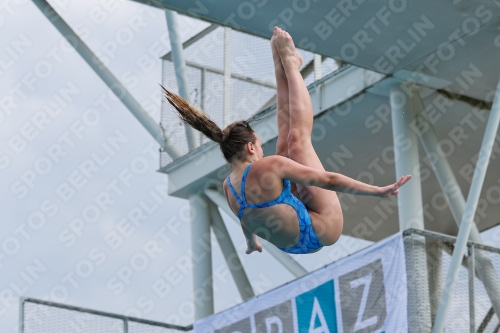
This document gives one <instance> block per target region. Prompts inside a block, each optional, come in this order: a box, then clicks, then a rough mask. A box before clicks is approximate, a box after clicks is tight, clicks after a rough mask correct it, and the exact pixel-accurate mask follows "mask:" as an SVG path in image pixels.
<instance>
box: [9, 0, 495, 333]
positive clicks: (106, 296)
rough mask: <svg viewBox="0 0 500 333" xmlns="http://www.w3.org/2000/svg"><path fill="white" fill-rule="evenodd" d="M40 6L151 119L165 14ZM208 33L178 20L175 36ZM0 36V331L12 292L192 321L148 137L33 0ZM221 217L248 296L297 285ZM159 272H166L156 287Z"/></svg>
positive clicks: (179, 222)
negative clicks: (250, 250) (248, 248)
mask: <svg viewBox="0 0 500 333" xmlns="http://www.w3.org/2000/svg"><path fill="white" fill-rule="evenodd" d="M50 3H51V4H52V5H53V6H54V7H55V9H56V10H57V11H58V13H59V14H60V15H61V16H62V17H63V18H64V20H65V21H66V22H67V23H68V24H69V25H70V26H71V27H72V28H73V29H74V30H76V31H78V32H79V34H80V35H81V37H82V38H83V39H84V40H85V42H86V43H87V45H88V46H89V47H90V48H91V49H92V50H93V51H94V52H95V53H96V54H98V55H99V56H100V58H101V59H102V60H103V61H104V62H105V64H106V65H107V66H108V68H109V69H110V70H111V71H112V73H113V74H114V75H115V76H116V77H117V78H118V79H120V80H121V82H122V83H123V84H124V85H125V86H126V87H127V88H128V90H129V91H130V92H131V94H132V95H133V96H134V97H135V98H136V99H137V100H138V101H139V103H141V105H142V106H143V107H144V108H145V109H146V110H148V112H149V113H150V115H151V116H152V117H153V118H154V119H155V121H157V122H159V120H160V101H161V95H160V93H159V89H158V83H160V82H161V62H160V60H159V57H160V56H161V55H163V54H165V53H166V52H168V51H169V50H170V44H169V39H168V33H167V29H166V20H165V14H164V12H163V11H162V10H158V9H154V8H151V7H148V6H144V5H141V4H137V3H135V2H133V1H124V0H121V1H99V0H88V1H76V0H73V1H63V0H61V1H50ZM207 25H208V24H207V23H205V22H201V21H197V20H194V19H190V18H186V17H183V16H179V26H180V27H181V34H182V37H183V40H186V39H188V38H189V37H191V36H193V35H195V34H196V33H198V32H199V31H201V30H202V29H204V28H205V27H206V26H207ZM0 33H1V36H2V38H1V39H0V46H1V47H0V80H1V82H2V84H1V85H0V136H1V139H0V171H1V172H0V182H1V184H2V185H3V186H1V187H0V191H1V192H0V195H1V198H2V209H1V210H0V225H1V229H0V230H1V232H0V332H2V333H3V332H9V333H10V332H17V323H18V311H19V305H18V301H19V297H20V296H25V297H34V298H39V299H46V300H51V301H55V302H62V303H66V304H70V305H76V306H81V307H87V308H93V309H98V310H102V311H107V312H113V313H118V314H126V315H130V316H135V317H142V318H147V319H152V320H157V321H162V322H169V323H177V324H181V325H189V324H192V323H193V312H192V310H193V305H192V298H191V290H192V278H191V270H190V269H189V268H188V267H186V265H183V262H185V261H186V259H189V255H188V250H189V249H190V247H191V244H190V232H189V230H190V229H189V228H190V224H189V213H188V212H189V211H188V209H189V205H188V202H187V201H186V200H182V199H178V198H175V197H168V196H167V195H165V193H166V191H167V180H168V178H167V177H168V176H167V175H165V174H162V173H158V172H157V171H156V170H157V169H158V166H159V154H158V148H159V145H158V143H157V142H156V141H155V140H154V139H153V138H152V137H151V135H150V134H149V133H148V132H147V131H146V130H145V129H144V128H143V127H142V125H141V124H140V123H139V122H138V121H137V120H136V119H135V118H134V117H133V116H132V115H131V113H130V112H129V111H128V110H127V109H126V108H125V107H124V106H123V104H121V102H119V101H118V100H117V99H116V98H115V97H114V95H113V94H112V93H110V92H109V91H108V89H107V87H106V85H105V84H104V83H103V82H102V81H101V80H100V78H99V77H98V76H97V75H96V74H95V73H94V72H93V71H92V70H91V68H90V67H89V66H88V65H87V64H86V63H85V62H84V60H83V59H82V58H81V57H80V56H79V55H78V54H77V53H76V52H74V50H73V49H72V48H71V47H70V46H68V45H67V43H66V42H65V40H64V39H63V38H62V36H61V35H60V33H59V32H58V31H57V30H56V29H55V28H54V27H53V26H52V24H51V23H50V22H49V21H48V20H47V18H46V17H45V16H44V15H43V14H42V13H41V12H40V11H39V9H38V8H37V7H35V5H34V4H33V3H32V2H31V1H21V0H17V1H4V2H2V6H0ZM139 211H140V212H142V213H143V214H144V216H145V218H144V216H141V217H140V218H138V217H137V212H139ZM222 215H223V218H224V219H225V221H226V222H227V223H226V225H227V226H228V229H229V232H230V234H231V236H232V238H233V242H234V244H235V246H236V247H237V250H238V251H239V252H238V253H239V254H240V258H241V260H242V261H243V264H244V266H245V269H246V272H247V274H248V276H249V278H250V280H251V282H252V284H253V287H254V290H255V292H256V293H262V292H265V291H267V290H269V289H272V288H275V287H277V286H279V285H281V284H283V283H286V282H288V281H290V280H292V279H293V278H294V277H293V276H292V274H291V273H289V272H288V271H287V270H285V269H284V268H283V267H282V266H281V265H280V264H277V262H276V261H275V260H274V258H272V257H271V256H270V255H269V254H268V253H262V254H259V253H254V254H251V255H245V254H244V249H245V241H244V237H243V235H242V233H241V229H240V227H239V226H238V225H237V224H235V223H233V221H232V219H230V218H228V217H227V216H226V215H225V214H224V213H222ZM124 220H126V221H129V222H130V221H135V222H134V223H128V224H124V223H123V221H124ZM499 238H500V232H499V231H498V230H496V231H495V230H493V231H492V232H490V233H489V234H488V235H487V237H486V239H485V240H486V241H487V242H488V243H489V244H491V245H497V246H498V244H499V243H500V242H499ZM151 244H155V245H156V247H151V246H152V245H151ZM369 244H370V242H366V241H358V240H354V239H352V238H348V237H344V236H343V237H342V238H341V240H340V241H339V243H338V244H336V245H335V246H332V247H329V248H325V249H324V250H322V251H320V252H318V253H316V254H313V255H308V256H297V257H296V258H297V260H298V261H299V262H300V263H301V264H302V265H303V266H304V267H306V268H307V269H308V270H314V269H316V268H319V267H321V266H323V265H325V264H327V263H329V262H332V261H333V260H335V259H338V258H340V257H342V256H345V255H346V254H348V253H352V252H355V251H357V250H359V249H361V248H363V247H364V246H367V245H369ZM148 248H149V249H150V250H148ZM152 248H154V250H151V249H152ZM213 251H214V253H213V267H214V268H213V269H214V284H215V289H216V291H215V310H216V311H221V310H223V309H225V308H227V307H229V306H232V305H234V304H236V303H237V302H239V301H241V299H240V298H239V294H238V292H237V289H236V287H235V285H234V282H233V281H232V280H231V277H230V274H229V272H228V270H227V268H226V266H225V263H224V260H223V257H222V255H221V252H220V249H219V247H218V245H217V243H216V241H215V240H214V241H213ZM264 252H265V251H264ZM189 260H190V259H189ZM189 260H188V261H189ZM165 276H175V277H176V278H175V281H174V282H166V283H167V284H164V288H163V289H161V292H160V288H156V289H155V287H154V286H155V285H156V286H158V285H159V284H161V282H159V281H163V282H165V281H167V280H166V277H165Z"/></svg>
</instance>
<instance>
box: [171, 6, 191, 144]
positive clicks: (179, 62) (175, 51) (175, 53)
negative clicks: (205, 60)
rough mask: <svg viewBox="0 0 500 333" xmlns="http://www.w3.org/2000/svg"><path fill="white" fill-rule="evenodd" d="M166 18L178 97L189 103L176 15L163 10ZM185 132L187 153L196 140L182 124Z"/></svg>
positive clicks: (187, 127)
mask: <svg viewBox="0 0 500 333" xmlns="http://www.w3.org/2000/svg"><path fill="white" fill-rule="evenodd" d="M165 15H166V17H167V26H168V37H169V38H170V47H171V48H172V51H171V52H172V57H173V59H174V69H175V77H176V78H177V86H178V87H179V96H181V97H182V98H184V99H185V100H186V101H188V102H189V86H188V81H187V77H186V62H185V60H184V53H183V49H182V40H181V36H180V34H179V29H178V26H177V13H176V12H174V11H171V10H169V9H165ZM184 130H185V131H186V139H187V143H188V147H189V151H191V150H194V149H196V148H197V147H198V145H197V140H196V131H195V129H194V128H192V127H191V126H189V125H188V124H184Z"/></svg>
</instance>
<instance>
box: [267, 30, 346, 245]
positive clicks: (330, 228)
mask: <svg viewBox="0 0 500 333" xmlns="http://www.w3.org/2000/svg"><path fill="white" fill-rule="evenodd" d="M275 43H276V46H277V49H278V52H279V54H280V57H281V62H282V64H283V68H284V69H285V74H286V77H287V82H288V93H289V95H288V105H289V117H290V123H289V133H288V140H287V141H288V156H289V158H291V159H292V160H294V161H296V162H297V163H300V164H303V165H306V166H309V167H312V168H317V169H320V170H324V168H323V165H322V163H321V161H320V159H319V157H318V155H317V154H316V151H315V150H314V147H313V145H312V141H311V132H312V125H313V109H312V103H311V97H310V96H309V91H308V90H307V87H306V85H305V83H304V80H303V78H302V75H301V74H300V66H301V65H302V58H301V57H300V55H299V54H298V53H297V51H296V49H295V46H294V44H293V40H292V38H291V36H290V35H289V34H288V33H287V32H285V31H283V30H281V29H279V31H278V32H277V33H276V37H275ZM297 190H298V193H299V196H300V199H301V200H302V202H303V203H304V204H305V205H306V207H307V209H308V210H309V212H310V214H311V217H312V218H313V225H314V228H315V230H316V229H321V230H316V233H317V234H318V237H319V239H320V241H321V243H323V244H324V245H330V244H333V243H335V242H336V241H337V239H338V237H340V234H341V232H342V228H343V217H342V209H341V207H340V202H339V200H338V198H337V194H336V193H335V192H333V191H328V190H325V189H321V188H319V187H314V186H303V185H297Z"/></svg>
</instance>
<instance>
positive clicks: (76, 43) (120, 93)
mask: <svg viewBox="0 0 500 333" xmlns="http://www.w3.org/2000/svg"><path fill="white" fill-rule="evenodd" d="M33 3H34V4H35V5H36V6H37V7H38V9H40V11H41V12H42V13H43V14H44V15H45V17H47V19H48V20H49V21H50V22H51V23H52V25H54V27H55V28H56V29H57V30H58V31H59V32H60V33H61V35H62V36H63V37H64V38H65V39H66V40H67V41H68V43H69V44H70V45H72V46H73V47H74V48H75V50H76V51H77V52H78V54H79V55H80V56H81V57H82V58H83V60H85V62H86V63H87V65H89V66H90V68H92V70H93V71H94V72H95V73H96V74H97V75H98V76H99V77H100V78H101V80H103V81H104V83H105V84H106V85H107V86H108V88H109V89H111V91H112V92H113V93H114V94H115V95H116V97H117V98H118V99H119V100H120V101H121V102H122V103H123V104H124V105H125V106H126V107H127V109H128V110H129V111H130V112H132V114H133V115H134V117H135V118H136V119H137V120H138V121H139V122H140V123H141V124H142V126H144V127H145V128H146V130H147V131H148V132H149V134H151V135H152V136H153V138H154V139H155V140H156V141H157V142H158V143H159V144H160V146H161V147H162V148H163V149H164V150H165V151H166V152H167V153H168V154H169V155H170V157H171V158H172V159H174V160H175V159H177V158H179V157H181V155H182V154H181V152H180V150H179V149H178V148H177V147H176V146H175V145H174V143H172V142H171V141H170V140H169V139H168V137H166V136H165V134H164V132H163V129H162V128H161V127H160V125H159V124H158V123H156V121H154V120H153V118H151V116H149V114H148V113H147V112H146V111H145V110H144V109H143V108H142V106H141V105H140V104H139V102H137V101H136V100H135V98H134V97H133V96H132V95H131V94H130V93H129V92H128V90H127V89H126V88H125V86H123V85H122V84H121V82H120V81H119V80H118V79H117V78H116V77H115V76H114V75H113V73H111V72H110V71H109V70H108V69H107V68H106V66H105V65H104V64H103V63H102V62H101V61H100V60H99V58H98V57H97V56H96V55H95V54H94V53H93V52H92V50H91V49H90V48H89V47H88V46H87V45H86V44H85V43H84V42H83V40H82V39H81V38H80V37H79V36H78V35H77V34H76V33H75V32H74V31H73V29H71V27H70V26H69V25H68V24H67V23H66V22H65V21H64V20H63V18H62V17H61V16H59V14H57V12H56V11H55V10H54V9H53V8H52V7H51V6H50V4H48V3H47V1H45V0H33Z"/></svg>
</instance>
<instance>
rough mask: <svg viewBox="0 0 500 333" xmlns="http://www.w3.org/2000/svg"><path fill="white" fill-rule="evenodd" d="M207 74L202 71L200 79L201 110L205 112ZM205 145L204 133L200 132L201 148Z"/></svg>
mask: <svg viewBox="0 0 500 333" xmlns="http://www.w3.org/2000/svg"><path fill="white" fill-rule="evenodd" d="M206 73H207V71H206V70H205V68H203V69H202V70H201V77H200V81H201V82H200V108H201V109H202V110H205V84H206V76H207V75H206ZM202 143H203V133H201V132H200V146H201V144H202Z"/></svg>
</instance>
